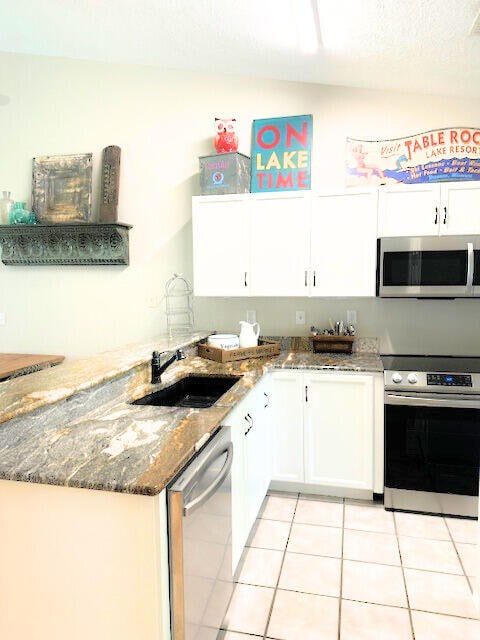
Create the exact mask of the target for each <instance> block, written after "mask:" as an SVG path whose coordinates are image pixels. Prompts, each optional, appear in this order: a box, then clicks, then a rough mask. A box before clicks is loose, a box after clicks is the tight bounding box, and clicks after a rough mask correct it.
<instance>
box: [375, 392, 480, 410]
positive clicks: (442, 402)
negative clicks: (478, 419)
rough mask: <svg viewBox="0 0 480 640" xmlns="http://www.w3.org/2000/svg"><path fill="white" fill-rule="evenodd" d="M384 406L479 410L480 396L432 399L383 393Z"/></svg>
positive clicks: (449, 396) (445, 396) (446, 396)
mask: <svg viewBox="0 0 480 640" xmlns="http://www.w3.org/2000/svg"><path fill="white" fill-rule="evenodd" d="M385 404H388V405H397V406H398V405H403V406H406V407H452V408H461V409H480V396H477V395H476V396H468V395H464V396H461V397H460V396H458V395H453V394H452V395H449V394H443V395H442V396H441V397H438V398H432V397H425V396H422V395H421V394H419V395H415V396H414V395H405V394H394V393H385Z"/></svg>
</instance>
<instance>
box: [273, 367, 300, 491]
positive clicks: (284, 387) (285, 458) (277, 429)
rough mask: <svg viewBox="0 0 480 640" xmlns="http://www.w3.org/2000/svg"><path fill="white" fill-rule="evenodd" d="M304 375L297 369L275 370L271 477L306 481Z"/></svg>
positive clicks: (284, 480) (289, 480)
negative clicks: (304, 460)
mask: <svg viewBox="0 0 480 640" xmlns="http://www.w3.org/2000/svg"><path fill="white" fill-rule="evenodd" d="M303 398H304V395H303V376H302V374H301V373H300V372H298V371H276V372H274V373H272V412H271V430H272V449H273V472H272V479H273V480H279V481H283V482H304V473H303V404H304V400H303Z"/></svg>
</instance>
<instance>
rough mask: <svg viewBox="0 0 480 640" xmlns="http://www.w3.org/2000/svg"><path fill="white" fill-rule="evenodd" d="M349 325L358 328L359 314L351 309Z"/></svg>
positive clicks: (348, 315) (348, 317)
mask: <svg viewBox="0 0 480 640" xmlns="http://www.w3.org/2000/svg"><path fill="white" fill-rule="evenodd" d="M347 324H353V326H354V327H355V326H357V312H356V311H355V310H353V309H349V310H348V311H347Z"/></svg>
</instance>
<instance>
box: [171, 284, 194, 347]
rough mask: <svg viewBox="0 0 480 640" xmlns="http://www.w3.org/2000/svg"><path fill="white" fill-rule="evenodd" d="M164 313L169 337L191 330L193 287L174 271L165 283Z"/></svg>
mask: <svg viewBox="0 0 480 640" xmlns="http://www.w3.org/2000/svg"><path fill="white" fill-rule="evenodd" d="M165 314H166V317H167V331H168V335H169V336H170V337H173V336H182V335H186V334H189V333H192V331H193V288H192V285H191V284H190V282H189V281H188V280H187V279H186V278H184V277H183V276H182V275H181V274H179V273H174V274H173V277H171V278H170V280H167V284H166V285H165Z"/></svg>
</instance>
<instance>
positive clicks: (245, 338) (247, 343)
mask: <svg viewBox="0 0 480 640" xmlns="http://www.w3.org/2000/svg"><path fill="white" fill-rule="evenodd" d="M259 335H260V325H259V324H258V322H254V323H253V324H250V322H245V320H240V348H241V349H244V348H246V347H256V346H257V345H258V336H259Z"/></svg>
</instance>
